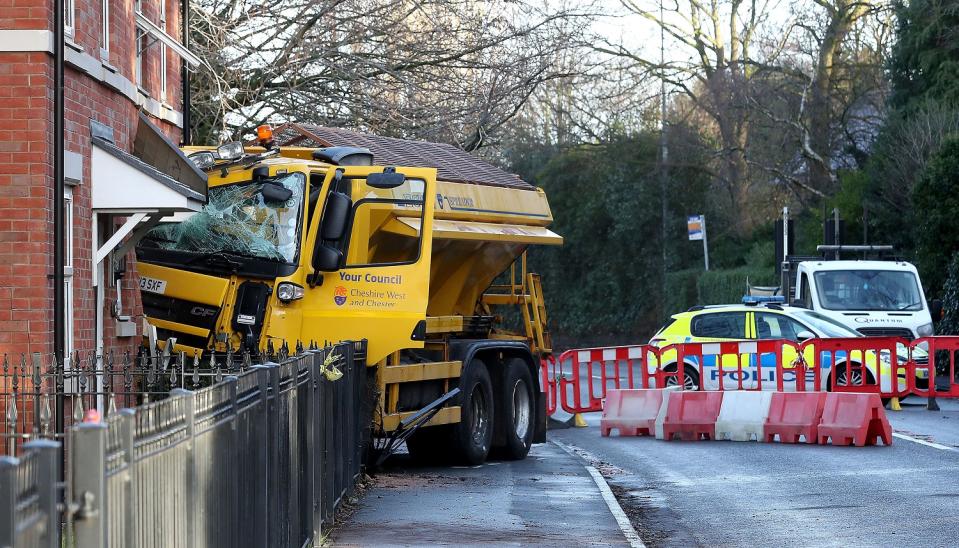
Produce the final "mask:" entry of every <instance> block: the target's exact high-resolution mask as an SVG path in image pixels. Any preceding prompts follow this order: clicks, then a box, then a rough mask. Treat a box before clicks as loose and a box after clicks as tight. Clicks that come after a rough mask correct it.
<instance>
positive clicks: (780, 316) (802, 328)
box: [753, 310, 815, 342]
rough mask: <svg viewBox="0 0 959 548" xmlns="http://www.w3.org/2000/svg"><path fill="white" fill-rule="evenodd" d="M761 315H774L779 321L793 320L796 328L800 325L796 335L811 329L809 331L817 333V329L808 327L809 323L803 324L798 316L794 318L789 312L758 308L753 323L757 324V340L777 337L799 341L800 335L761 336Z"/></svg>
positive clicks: (770, 339)
mask: <svg viewBox="0 0 959 548" xmlns="http://www.w3.org/2000/svg"><path fill="white" fill-rule="evenodd" d="M761 316H772V317H775V318H776V319H777V321H779V322H782V321H784V320H785V321H786V322H792V323H793V324H795V326H794V327H793V328H795V327H799V328H800V329H799V331H796V332H795V333H793V335H794V336H796V335H799V333H802V332H803V331H809V332H811V333H815V331H813V330H812V329H809V327H808V326H807V325H805V324H803V323H802V322H801V321H799V320H797V319H796V318H793V317H792V316H789V315H788V314H777V313H775V312H770V311H768V310H757V311H756V312H754V313H753V323H754V325H755V330H756V336H755V338H756V340H757V341H772V340H777V339H784V340H787V341H793V342H799V339H798V337H797V338H791V337H782V336H780V337H772V336H771V337H768V338H763V337H760V336H759V322H760V317H761ZM781 331H782V324H780V332H781ZM780 334H781V333H780Z"/></svg>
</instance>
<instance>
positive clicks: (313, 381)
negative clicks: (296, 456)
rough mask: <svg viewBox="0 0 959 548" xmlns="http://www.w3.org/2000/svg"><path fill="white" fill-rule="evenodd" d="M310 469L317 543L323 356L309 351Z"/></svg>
mask: <svg viewBox="0 0 959 548" xmlns="http://www.w3.org/2000/svg"><path fill="white" fill-rule="evenodd" d="M309 356H310V358H311V359H312V360H313V362H312V364H311V366H310V404H311V405H310V432H311V435H312V437H313V439H312V443H311V444H310V467H311V469H312V480H313V489H312V491H313V538H314V541H315V542H317V541H319V539H320V538H321V536H322V534H323V454H322V451H323V415H322V413H323V385H322V383H323V372H322V371H320V367H321V366H322V365H323V354H322V353H320V351H319V350H310V351H309Z"/></svg>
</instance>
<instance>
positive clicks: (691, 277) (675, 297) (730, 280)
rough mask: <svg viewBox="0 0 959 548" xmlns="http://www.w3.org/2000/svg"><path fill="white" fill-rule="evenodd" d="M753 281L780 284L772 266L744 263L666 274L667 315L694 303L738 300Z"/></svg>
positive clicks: (727, 302) (665, 306) (664, 301)
mask: <svg viewBox="0 0 959 548" xmlns="http://www.w3.org/2000/svg"><path fill="white" fill-rule="evenodd" d="M747 280H749V283H750V284H752V285H778V284H779V282H778V280H777V279H776V273H775V271H774V270H773V269H772V268H756V267H750V266H742V267H739V268H731V269H726V270H710V271H709V272H704V271H702V270H699V269H691V270H679V271H676V272H671V273H669V274H667V275H666V295H664V298H663V306H664V312H665V313H666V315H672V314H676V313H677V312H682V311H684V310H688V309H689V308H690V307H691V306H695V305H707V304H735V303H739V302H741V301H742V298H743V295H745V294H746V281H747Z"/></svg>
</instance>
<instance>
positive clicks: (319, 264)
mask: <svg viewBox="0 0 959 548" xmlns="http://www.w3.org/2000/svg"><path fill="white" fill-rule="evenodd" d="M351 209H353V200H350V197H349V196H347V195H346V194H343V193H342V192H330V193H329V195H327V197H326V203H325V204H323V217H322V218H321V219H320V233H319V237H318V238H317V241H316V247H315V248H314V249H313V269H314V270H316V271H317V272H336V271H337V270H339V269H340V267H341V266H342V264H343V250H342V249H340V246H338V245H337V244H338V243H339V242H340V241H342V240H343V237H344V236H345V235H346V229H347V227H348V226H349V223H350V210H351Z"/></svg>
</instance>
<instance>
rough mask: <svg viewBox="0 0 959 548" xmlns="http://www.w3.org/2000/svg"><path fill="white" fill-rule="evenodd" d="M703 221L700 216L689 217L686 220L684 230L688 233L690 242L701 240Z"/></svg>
mask: <svg viewBox="0 0 959 548" xmlns="http://www.w3.org/2000/svg"><path fill="white" fill-rule="evenodd" d="M703 220H704V219H703V216H702V215H690V216H689V217H687V218H686V229H687V231H688V232H689V239H690V241H692V240H702V239H703V232H704V231H703V228H704V227H703V224H704V223H703Z"/></svg>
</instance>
